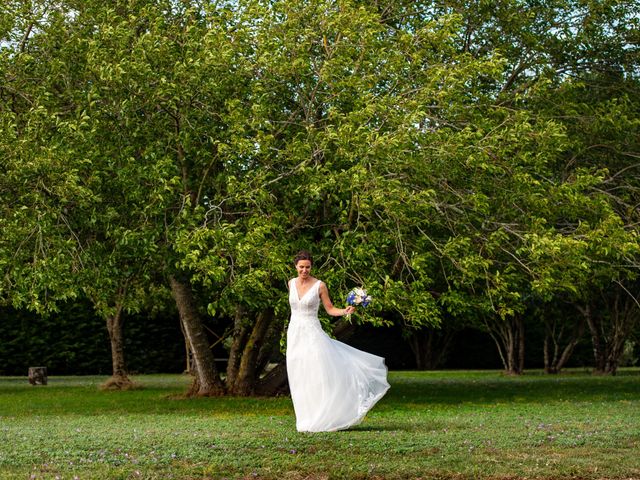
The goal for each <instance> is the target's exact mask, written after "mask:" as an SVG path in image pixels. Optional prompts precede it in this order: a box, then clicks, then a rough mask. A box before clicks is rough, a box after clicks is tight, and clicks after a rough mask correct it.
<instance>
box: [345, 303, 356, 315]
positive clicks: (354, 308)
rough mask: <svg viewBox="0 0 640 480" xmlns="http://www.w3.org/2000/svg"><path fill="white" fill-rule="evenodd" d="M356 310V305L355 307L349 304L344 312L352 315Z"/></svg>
mask: <svg viewBox="0 0 640 480" xmlns="http://www.w3.org/2000/svg"><path fill="white" fill-rule="evenodd" d="M355 311H356V307H354V306H353V305H349V306H348V307H347V308H345V309H344V314H345V315H351V314H352V313H353V312H355Z"/></svg>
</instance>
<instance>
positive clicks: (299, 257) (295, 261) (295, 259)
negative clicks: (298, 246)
mask: <svg viewBox="0 0 640 480" xmlns="http://www.w3.org/2000/svg"><path fill="white" fill-rule="evenodd" d="M300 260H309V261H310V262H311V265H313V258H311V254H310V253H309V252H307V251H306V250H300V251H299V252H298V253H297V255H296V256H295V257H293V264H294V265H298V262H299V261H300Z"/></svg>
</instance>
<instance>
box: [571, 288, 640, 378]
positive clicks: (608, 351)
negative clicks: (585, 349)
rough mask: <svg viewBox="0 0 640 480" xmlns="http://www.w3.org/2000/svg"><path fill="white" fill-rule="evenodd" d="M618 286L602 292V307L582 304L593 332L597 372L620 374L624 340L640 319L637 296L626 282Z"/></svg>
mask: <svg viewBox="0 0 640 480" xmlns="http://www.w3.org/2000/svg"><path fill="white" fill-rule="evenodd" d="M618 286H619V288H615V287H614V290H613V291H611V290H607V291H604V292H603V293H602V296H601V300H603V302H602V304H601V305H598V307H596V308H594V306H593V305H591V304H586V305H584V306H579V307H578V309H579V310H580V312H581V313H582V314H583V316H584V318H585V320H586V322H587V325H588V327H589V333H590V334H591V341H592V344H593V356H594V361H595V367H594V371H593V373H594V374H596V375H615V374H616V372H617V370H618V363H619V362H620V357H621V356H622V353H623V351H624V343H625V341H626V339H627V338H628V337H629V335H630V334H631V332H632V331H633V328H634V327H635V326H636V325H637V324H638V320H639V319H640V315H639V314H640V303H638V300H637V298H636V297H635V296H634V295H632V294H631V292H629V290H627V288H626V287H624V286H623V285H622V284H620V283H618ZM594 312H598V313H597V314H596V313H594Z"/></svg>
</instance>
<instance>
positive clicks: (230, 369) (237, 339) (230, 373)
mask: <svg viewBox="0 0 640 480" xmlns="http://www.w3.org/2000/svg"><path fill="white" fill-rule="evenodd" d="M245 316H246V312H245V310H244V309H243V308H242V307H238V308H237V309H236V314H235V318H234V325H233V341H232V343H231V349H230V350H229V361H228V363H227V379H226V384H227V387H228V388H229V387H230V386H231V385H234V384H235V382H236V378H237V376H238V370H239V368H240V360H241V359H242V350H243V349H244V344H245V343H246V341H247V337H248V336H249V327H248V325H247V320H246V318H245Z"/></svg>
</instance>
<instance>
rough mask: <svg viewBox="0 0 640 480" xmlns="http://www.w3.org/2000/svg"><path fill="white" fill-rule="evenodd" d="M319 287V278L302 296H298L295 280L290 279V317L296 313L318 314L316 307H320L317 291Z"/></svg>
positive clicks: (302, 314) (306, 315)
mask: <svg viewBox="0 0 640 480" xmlns="http://www.w3.org/2000/svg"><path fill="white" fill-rule="evenodd" d="M319 288H320V280H318V281H316V283H314V284H313V285H312V286H311V288H309V290H307V292H306V293H305V294H304V295H303V296H302V298H300V297H299V295H298V289H297V287H296V280H295V279H293V280H291V282H290V286H289V304H290V305H291V316H292V317H296V316H298V315H300V316H304V317H308V316H313V317H315V316H317V315H318V308H319V307H320V294H319V293H318V289H319Z"/></svg>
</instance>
